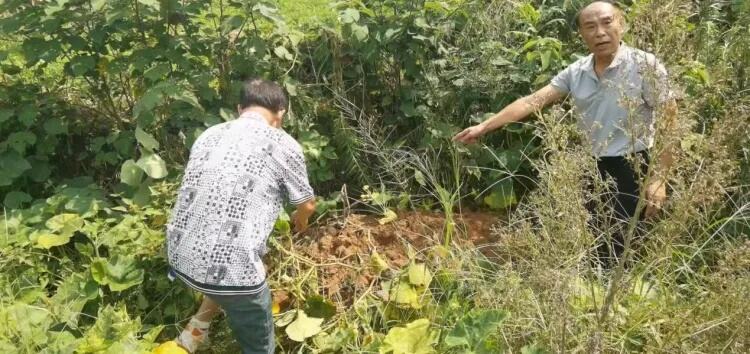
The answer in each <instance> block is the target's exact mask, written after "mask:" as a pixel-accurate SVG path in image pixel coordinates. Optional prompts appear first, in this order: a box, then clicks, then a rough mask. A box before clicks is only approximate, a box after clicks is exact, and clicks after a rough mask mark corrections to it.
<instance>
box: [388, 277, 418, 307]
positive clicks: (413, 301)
mask: <svg viewBox="0 0 750 354" xmlns="http://www.w3.org/2000/svg"><path fill="white" fill-rule="evenodd" d="M390 294H391V295H390V298H391V300H393V301H395V302H396V303H399V304H402V305H409V306H411V307H413V308H415V309H418V308H421V307H422V304H421V303H420V302H419V294H417V290H416V289H414V287H413V286H412V285H411V284H409V283H408V282H406V281H399V282H398V283H396V285H395V286H393V287H392V288H391V289H390Z"/></svg>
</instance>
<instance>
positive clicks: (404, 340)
mask: <svg viewBox="0 0 750 354" xmlns="http://www.w3.org/2000/svg"><path fill="white" fill-rule="evenodd" d="M436 343H437V335H436V333H435V331H432V330H430V321H429V320H427V319H425V318H422V319H418V320H416V321H414V322H411V323H409V324H407V325H406V327H394V328H391V330H390V331H388V334H387V335H386V336H385V339H384V340H383V345H382V346H381V347H380V353H381V354H386V353H393V354H428V353H434V352H435V349H434V348H433V346H434V345H435V344H436Z"/></svg>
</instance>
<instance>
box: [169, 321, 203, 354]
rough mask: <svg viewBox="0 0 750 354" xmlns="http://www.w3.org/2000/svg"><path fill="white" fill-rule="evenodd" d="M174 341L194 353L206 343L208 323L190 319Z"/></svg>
mask: <svg viewBox="0 0 750 354" xmlns="http://www.w3.org/2000/svg"><path fill="white" fill-rule="evenodd" d="M174 341H175V342H177V344H179V345H180V346H181V347H183V348H185V350H187V351H188V352H190V353H195V351H196V350H198V349H199V348H202V347H205V346H206V345H208V323H205V322H203V321H198V320H196V319H194V318H193V319H191V320H190V322H189V323H188V324H187V326H185V329H183V330H182V333H180V335H179V336H178V337H177V338H175V340H174Z"/></svg>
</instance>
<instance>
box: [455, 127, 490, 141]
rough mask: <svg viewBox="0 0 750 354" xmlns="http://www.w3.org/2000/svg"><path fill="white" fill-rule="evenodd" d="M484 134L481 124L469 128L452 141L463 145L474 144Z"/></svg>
mask: <svg viewBox="0 0 750 354" xmlns="http://www.w3.org/2000/svg"><path fill="white" fill-rule="evenodd" d="M484 133H485V128H484V126H483V125H482V124H477V125H473V126H470V127H468V128H466V129H464V130H463V131H461V132H460V133H458V134H456V136H454V137H453V141H458V142H461V143H464V144H474V143H476V142H477V140H478V139H479V138H481V137H482V136H483V135H484Z"/></svg>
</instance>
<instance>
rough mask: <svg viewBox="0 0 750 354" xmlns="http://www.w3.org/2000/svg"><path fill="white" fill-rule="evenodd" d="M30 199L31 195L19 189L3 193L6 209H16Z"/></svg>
mask: <svg viewBox="0 0 750 354" xmlns="http://www.w3.org/2000/svg"><path fill="white" fill-rule="evenodd" d="M30 201H31V196H30V195H28V194H26V193H24V192H19V191H11V192H9V193H8V194H6V195H5V198H4V199H3V205H5V207H6V208H8V209H18V208H20V207H21V205H23V204H25V203H28V202H30Z"/></svg>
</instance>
